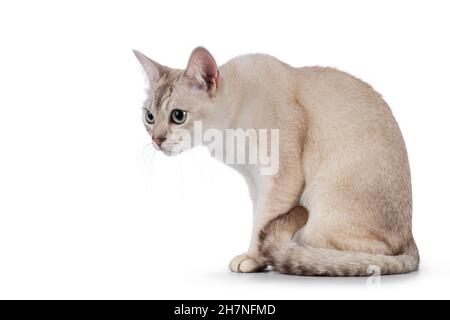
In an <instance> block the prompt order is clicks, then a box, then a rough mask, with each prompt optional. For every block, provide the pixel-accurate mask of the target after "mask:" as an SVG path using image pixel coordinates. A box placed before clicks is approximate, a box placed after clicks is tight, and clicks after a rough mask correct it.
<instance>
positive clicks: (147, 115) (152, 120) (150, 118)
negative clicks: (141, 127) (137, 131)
mask: <svg viewBox="0 0 450 320" xmlns="http://www.w3.org/2000/svg"><path fill="white" fill-rule="evenodd" d="M145 121H147V122H148V123H150V124H154V123H155V116H154V115H153V113H152V112H151V111H150V110H146V113H145Z"/></svg>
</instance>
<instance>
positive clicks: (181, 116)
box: [170, 109, 187, 124]
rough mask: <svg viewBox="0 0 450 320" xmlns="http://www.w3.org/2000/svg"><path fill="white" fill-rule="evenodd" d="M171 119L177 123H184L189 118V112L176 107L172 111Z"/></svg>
mask: <svg viewBox="0 0 450 320" xmlns="http://www.w3.org/2000/svg"><path fill="white" fill-rule="evenodd" d="M170 117H171V119H172V121H173V122H174V123H176V124H182V123H183V122H185V121H186V118H187V112H186V111H183V110H180V109H174V110H172V113H171V116H170Z"/></svg>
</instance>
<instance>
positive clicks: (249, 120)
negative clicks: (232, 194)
mask: <svg viewBox="0 0 450 320" xmlns="http://www.w3.org/2000/svg"><path fill="white" fill-rule="evenodd" d="M134 53H135V55H136V57H137V59H138V60H139V62H140V63H141V64H142V67H143V69H144V71H145V74H146V76H147V78H148V82H149V90H148V97H147V99H146V101H145V103H144V108H143V109H144V112H143V119H144V124H145V128H146V130H147V131H148V133H149V134H150V136H151V137H152V139H153V144H154V146H155V148H157V149H158V150H161V151H163V152H164V153H166V154H167V155H175V154H178V153H179V152H178V151H176V150H179V149H180V148H177V147H180V146H183V148H181V149H183V150H184V149H189V148H191V147H193V146H192V142H191V141H190V140H189V139H183V135H181V133H180V132H181V131H182V130H184V131H186V130H188V132H190V133H191V134H193V124H194V123H195V122H196V121H201V123H202V124H203V126H204V128H205V129H208V128H215V129H217V130H220V131H221V132H224V131H225V130H227V129H239V128H244V129H248V128H255V129H261V128H265V129H277V130H279V170H278V171H277V172H276V174H272V175H263V174H261V173H260V172H259V171H258V170H255V165H252V166H250V165H245V164H244V165H242V164H241V165H231V166H232V167H233V168H235V169H236V170H237V171H238V172H239V173H241V174H242V175H243V177H244V178H245V180H246V182H247V184H248V188H249V193H250V197H251V199H252V202H253V211H254V212H253V217H254V218H253V229H252V236H251V242H250V246H249V248H248V251H247V252H245V253H244V254H240V255H238V256H236V257H235V258H234V259H232V260H231V262H230V265H229V268H230V270H231V271H233V272H242V273H249V272H259V271H263V270H265V269H266V268H267V267H271V268H272V269H273V270H276V271H278V272H281V273H286V274H293V275H321V276H368V275H370V273H371V272H370V270H373V267H374V266H375V267H376V268H378V269H379V272H380V273H381V274H400V273H407V272H412V271H415V270H417V269H418V266H419V252H418V249H417V246H416V244H415V241H414V238H413V234H412V199H411V181H410V169H409V163H408V157H407V152H406V147H405V144H404V141H403V138H402V135H401V132H400V129H399V127H398V125H397V122H396V120H395V119H394V117H393V115H392V113H391V111H390V109H389V107H388V105H387V104H386V103H385V101H384V100H383V99H382V97H381V96H380V95H379V94H378V93H377V92H376V91H375V90H373V89H372V88H371V87H370V86H369V85H368V84H366V83H364V82H363V81H361V80H359V79H357V78H355V77H353V76H351V75H349V74H347V73H345V72H342V71H339V70H337V69H334V68H325V67H302V68H294V67H291V66H290V65H288V64H286V63H283V62H281V61H279V60H277V59H276V58H274V57H272V56H269V55H264V54H250V55H243V56H239V57H236V58H234V59H232V60H230V61H229V62H227V63H226V64H224V65H222V66H220V67H218V66H217V64H216V61H215V59H214V57H213V56H212V55H211V53H210V52H209V51H208V50H206V49H205V48H203V47H198V48H196V49H194V50H193V52H192V53H191V55H190V58H189V60H188V63H187V67H186V69H185V70H179V69H172V68H169V67H166V66H163V65H161V64H158V63H157V62H155V61H153V60H151V59H150V58H148V57H146V56H145V55H144V54H142V53H140V52H138V51H136V50H134ZM194 146H195V145H194ZM225 152H227V151H226V150H225ZM258 166H259V164H256V167H258Z"/></svg>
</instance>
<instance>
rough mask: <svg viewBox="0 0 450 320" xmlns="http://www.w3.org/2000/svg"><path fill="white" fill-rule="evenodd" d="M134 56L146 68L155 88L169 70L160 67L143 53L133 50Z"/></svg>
mask: <svg viewBox="0 0 450 320" xmlns="http://www.w3.org/2000/svg"><path fill="white" fill-rule="evenodd" d="M133 52H134V55H135V56H136V58H137V59H138V60H139V62H140V63H141V65H142V67H143V68H144V71H145V74H146V75H147V78H148V81H149V82H150V85H151V86H153V85H154V84H155V83H156V82H157V81H158V80H159V79H160V78H161V77H162V76H163V75H164V74H165V73H167V72H168V68H167V67H165V66H162V65H160V64H159V63H157V62H155V61H153V60H152V59H150V58H148V57H147V56H145V55H144V54H143V53H141V52H139V51H137V50H133Z"/></svg>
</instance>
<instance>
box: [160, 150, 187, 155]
mask: <svg viewBox="0 0 450 320" xmlns="http://www.w3.org/2000/svg"><path fill="white" fill-rule="evenodd" d="M160 150H161V152H162V153H164V154H165V155H166V156H168V157H173V156H177V155H179V154H180V153H182V152H183V150H179V149H177V148H175V149H162V148H161V149H160Z"/></svg>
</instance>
